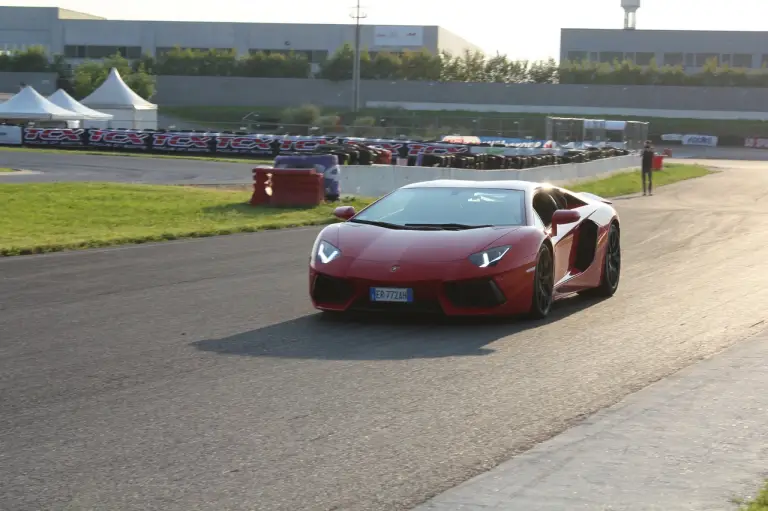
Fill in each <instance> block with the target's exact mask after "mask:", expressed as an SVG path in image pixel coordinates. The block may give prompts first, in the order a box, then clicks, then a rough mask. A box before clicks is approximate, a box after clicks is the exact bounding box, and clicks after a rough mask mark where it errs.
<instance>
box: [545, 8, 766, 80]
mask: <svg viewBox="0 0 768 511" xmlns="http://www.w3.org/2000/svg"><path fill="white" fill-rule="evenodd" d="M620 2H621V6H622V7H623V8H624V11H625V16H624V28H623V29H622V28H617V29H615V30H614V29H583V28H564V29H562V30H561V32H560V60H561V61H565V60H570V61H579V62H581V61H585V60H586V61H590V62H613V61H614V60H616V59H618V60H619V61H622V60H625V59H626V60H630V61H632V62H635V63H636V64H638V65H641V66H647V65H648V64H650V62H651V60H652V59H656V63H657V65H659V66H664V65H670V66H683V68H684V69H685V70H686V72H696V71H698V70H700V69H701V67H702V66H704V65H705V63H706V62H707V61H708V60H710V59H712V58H716V59H717V61H718V63H719V64H720V65H728V66H730V67H740V68H746V69H760V68H762V67H766V65H768V32H742V31H738V32H737V31H701V30H638V29H637V22H636V15H637V11H639V10H640V11H641V10H642V9H641V8H640V7H641V5H640V0H620ZM617 21H618V20H617ZM617 25H618V23H617Z"/></svg>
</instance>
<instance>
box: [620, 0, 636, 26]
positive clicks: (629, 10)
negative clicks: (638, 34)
mask: <svg viewBox="0 0 768 511" xmlns="http://www.w3.org/2000/svg"><path fill="white" fill-rule="evenodd" d="M621 7H622V8H623V9H624V30H634V29H635V28H636V23H637V10H638V9H639V8H640V0H621Z"/></svg>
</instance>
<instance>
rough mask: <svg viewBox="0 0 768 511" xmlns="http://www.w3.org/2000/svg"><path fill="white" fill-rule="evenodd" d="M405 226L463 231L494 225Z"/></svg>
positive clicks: (407, 225) (406, 225)
mask: <svg viewBox="0 0 768 511" xmlns="http://www.w3.org/2000/svg"><path fill="white" fill-rule="evenodd" d="M405 227H408V228H411V229H430V230H439V231H462V230H465V229H482V228H483V227H493V226H492V225H467V224H405Z"/></svg>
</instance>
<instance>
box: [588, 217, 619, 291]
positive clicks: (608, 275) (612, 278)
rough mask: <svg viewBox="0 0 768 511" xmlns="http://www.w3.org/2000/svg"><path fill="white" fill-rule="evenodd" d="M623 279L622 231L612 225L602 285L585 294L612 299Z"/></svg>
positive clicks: (614, 224)
mask: <svg viewBox="0 0 768 511" xmlns="http://www.w3.org/2000/svg"><path fill="white" fill-rule="evenodd" d="M620 279H621V231H619V226H618V225H616V223H615V222H614V223H612V224H611V227H610V229H609V231H608V241H607V245H606V247H605V262H604V264H603V277H602V279H601V280H600V285H599V286H598V287H596V288H594V289H589V290H587V291H586V292H582V293H579V294H583V295H586V296H595V297H602V298H610V297H611V296H613V295H614V294H615V293H616V290H617V289H618V288H619V280H620Z"/></svg>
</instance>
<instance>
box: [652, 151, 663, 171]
mask: <svg viewBox="0 0 768 511" xmlns="http://www.w3.org/2000/svg"><path fill="white" fill-rule="evenodd" d="M662 168H664V155H663V154H660V153H656V154H654V155H653V162H652V163H651V170H661V169H662Z"/></svg>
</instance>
